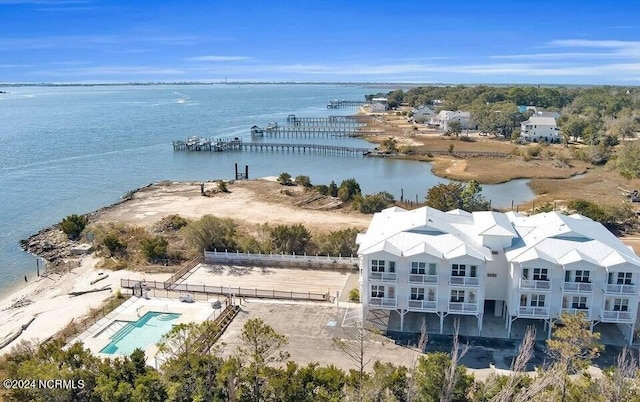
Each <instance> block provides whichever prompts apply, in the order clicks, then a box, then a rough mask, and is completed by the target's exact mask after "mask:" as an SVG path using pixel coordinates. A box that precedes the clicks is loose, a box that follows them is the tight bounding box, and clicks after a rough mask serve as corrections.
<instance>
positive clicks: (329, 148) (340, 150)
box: [242, 142, 371, 156]
mask: <svg viewBox="0 0 640 402" xmlns="http://www.w3.org/2000/svg"><path fill="white" fill-rule="evenodd" d="M242 149H243V150H249V151H287V152H301V153H306V152H320V153H324V154H334V155H352V156H366V155H368V154H369V153H370V152H371V150H370V149H369V148H360V147H343V146H339V145H319V144H278V143H267V142H245V143H243V144H242Z"/></svg>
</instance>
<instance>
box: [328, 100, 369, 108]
mask: <svg viewBox="0 0 640 402" xmlns="http://www.w3.org/2000/svg"><path fill="white" fill-rule="evenodd" d="M366 104H367V102H365V101H354V100H344V99H342V100H338V99H334V100H330V101H329V102H327V109H344V108H349V107H360V106H364V105H366Z"/></svg>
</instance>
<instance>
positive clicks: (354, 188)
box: [337, 179, 362, 201]
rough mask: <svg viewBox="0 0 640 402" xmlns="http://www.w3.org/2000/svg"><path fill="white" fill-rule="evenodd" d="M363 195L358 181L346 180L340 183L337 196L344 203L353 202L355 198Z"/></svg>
mask: <svg viewBox="0 0 640 402" xmlns="http://www.w3.org/2000/svg"><path fill="white" fill-rule="evenodd" d="M361 193H362V192H361V190H360V184H358V182H357V181H356V179H346V180H343V181H342V183H340V187H338V194H337V195H338V197H339V198H340V199H341V200H342V201H351V200H352V199H353V197H354V196H356V195H360V194H361Z"/></svg>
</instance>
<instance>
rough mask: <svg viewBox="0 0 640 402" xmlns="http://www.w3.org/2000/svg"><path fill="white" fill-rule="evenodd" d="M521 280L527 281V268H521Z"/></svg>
mask: <svg viewBox="0 0 640 402" xmlns="http://www.w3.org/2000/svg"><path fill="white" fill-rule="evenodd" d="M522 279H529V268H522Z"/></svg>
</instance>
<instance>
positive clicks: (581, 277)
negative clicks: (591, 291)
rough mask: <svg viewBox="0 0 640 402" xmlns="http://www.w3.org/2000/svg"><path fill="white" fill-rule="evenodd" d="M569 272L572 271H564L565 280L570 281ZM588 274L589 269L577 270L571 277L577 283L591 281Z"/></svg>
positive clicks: (589, 272)
mask: <svg viewBox="0 0 640 402" xmlns="http://www.w3.org/2000/svg"><path fill="white" fill-rule="evenodd" d="M571 272H572V271H567V272H565V274H564V281H565V282H571ZM590 274H591V271H583V270H577V271H575V276H574V277H573V281H574V282H578V283H591V280H590V279H589V275H590Z"/></svg>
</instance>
